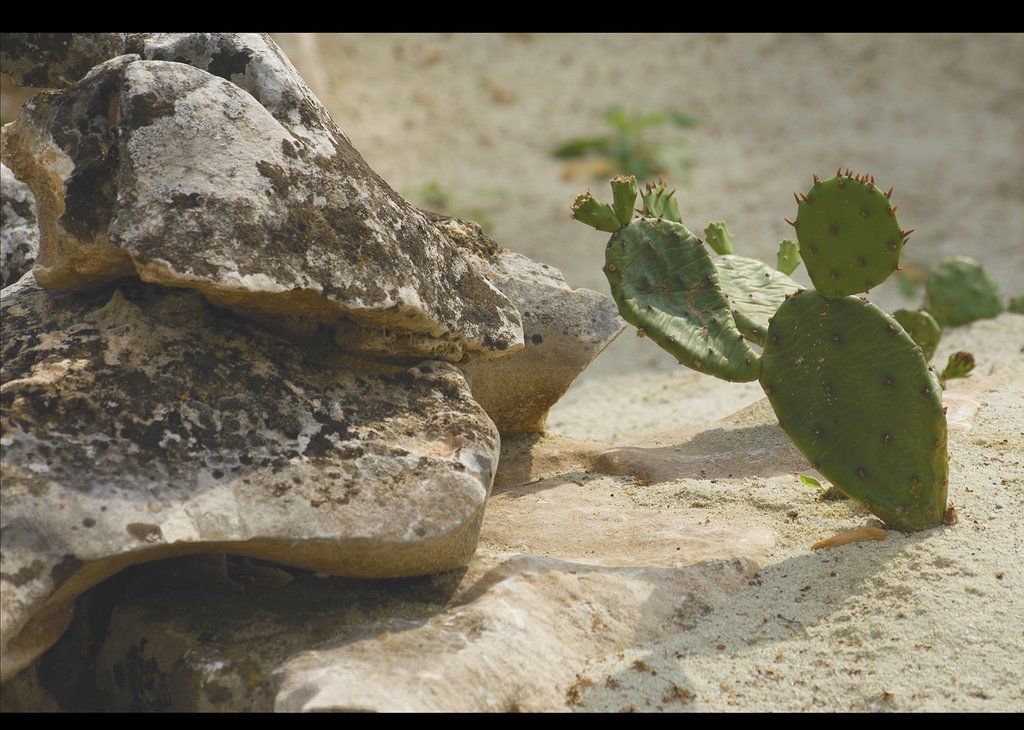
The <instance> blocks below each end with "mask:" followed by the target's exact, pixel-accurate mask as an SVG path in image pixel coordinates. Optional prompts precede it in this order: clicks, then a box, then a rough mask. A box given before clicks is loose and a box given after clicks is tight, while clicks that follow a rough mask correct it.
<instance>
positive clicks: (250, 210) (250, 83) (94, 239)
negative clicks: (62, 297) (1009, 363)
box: [3, 34, 523, 361]
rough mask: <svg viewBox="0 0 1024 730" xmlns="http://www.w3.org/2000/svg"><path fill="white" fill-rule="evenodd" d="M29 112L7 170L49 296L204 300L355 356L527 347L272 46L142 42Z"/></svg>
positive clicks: (499, 301)
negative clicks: (36, 223)
mask: <svg viewBox="0 0 1024 730" xmlns="http://www.w3.org/2000/svg"><path fill="white" fill-rule="evenodd" d="M126 38H127V40H126V41H125V43H126V45H125V50H132V49H135V50H138V51H140V52H141V53H142V54H144V55H145V56H147V57H152V58H161V57H171V58H174V59H176V60H177V59H183V60H186V61H190V62H191V63H194V64H196V66H203V65H205V66H206V67H208V68H209V69H210V70H211V71H217V72H219V73H220V74H222V75H223V76H226V77H227V78H230V79H231V80H230V81H228V80H225V78H222V77H221V76H218V75H215V74H213V73H208V72H207V71H205V70H202V68H197V67H195V66H193V65H186V64H185V63H178V62H175V61H162V60H140V56H139V55H134V54H128V55H123V56H118V57H116V58H112V59H110V60H108V61H105V62H104V63H102V64H100V65H99V66H96V67H95V68H93V69H92V70H91V71H90V72H89V73H88V74H87V75H86V76H85V77H84V78H83V79H82V80H81V81H79V82H77V83H75V84H74V85H72V86H70V87H68V88H66V89H62V90H60V91H56V92H50V93H48V94H45V95H40V96H38V97H36V98H35V99H34V100H32V101H31V102H29V103H28V104H27V105H26V106H25V108H24V109H23V111H22V114H21V116H20V117H19V119H18V120H17V121H16V122H14V123H13V124H11V125H7V126H5V127H4V135H3V155H4V159H5V161H6V162H7V163H8V164H9V165H10V166H11V168H12V169H13V170H14V171H15V173H16V174H17V175H18V176H19V178H21V179H23V180H24V181H25V182H26V183H27V184H28V185H29V186H30V187H31V188H32V189H33V191H34V192H35V194H36V199H37V201H38V204H39V207H40V211H39V215H40V228H41V230H40V236H41V241H40V253H39V258H38V260H37V262H36V267H37V268H36V275H37V280H38V282H39V283H40V284H41V285H43V286H47V287H50V288H54V289H58V290H63V291H72V290H74V291H88V290H91V289H95V288H97V287H101V286H104V285H106V284H107V283H109V282H111V281H113V280H116V279H119V278H122V277H124V276H128V275H133V274H137V275H138V276H140V277H141V278H142V279H143V280H144V281H149V282H153V283H160V284H164V285H167V286H176V287H188V288H193V289H196V290H198V291H200V292H201V293H203V295H204V296H206V297H207V298H208V299H209V300H210V301H212V302H214V303H216V304H218V305H219V306H223V307H227V308H229V309H231V310H233V311H235V312H237V313H239V314H242V315H244V316H247V317H250V318H253V319H257V320H259V321H261V322H262V323H264V324H266V325H269V326H272V327H276V328H278V329H279V330H286V331H289V332H305V333H311V332H314V331H316V330H318V329H320V328H328V329H334V330H336V339H337V341H338V342H340V343H342V344H343V345H344V346H345V347H346V348H348V349H350V350H352V351H358V352H363V353H366V354H370V355H375V356H377V355H380V356H386V357H392V358H393V357H404V358H409V359H419V358H423V357H429V358H438V359H444V360H449V361H458V360H460V359H462V358H463V357H465V356H467V355H469V356H474V357H481V358H484V359H486V358H490V357H498V356H501V355H506V354H508V353H509V352H512V351H514V350H516V349H519V348H521V347H522V341H523V340H522V327H521V322H520V318H519V314H518V312H517V311H516V309H515V307H514V306H513V305H512V304H511V303H510V302H509V301H508V299H507V298H506V297H505V296H504V295H502V294H501V292H499V291H498V290H497V289H496V288H495V287H494V286H493V285H491V284H490V282H489V281H488V280H487V279H486V277H485V276H484V275H483V272H482V270H481V264H480V262H479V261H478V259H477V258H476V257H474V256H471V255H468V254H467V253H465V252H463V251H462V250H460V249H459V248H458V247H456V246H454V245H453V244H452V243H451V242H450V241H449V240H448V239H447V238H446V236H445V235H444V234H443V233H442V232H441V231H440V230H439V229H438V228H437V226H435V225H434V224H433V223H431V222H430V221H429V220H427V219H426V218H425V217H424V215H423V214H422V213H421V212H419V211H418V210H416V209H415V208H414V207H413V206H411V205H410V204H409V203H408V202H406V201H405V200H404V199H402V198H401V197H400V196H399V195H398V194H397V193H395V192H394V191H393V190H391V188H390V187H389V186H388V185H387V184H386V183H385V182H384V181H383V180H381V179H380V178H379V177H378V176H377V175H376V174H375V173H374V172H373V171H372V170H371V169H370V168H369V166H368V165H367V164H366V162H365V161H364V160H363V159H362V157H361V156H360V155H359V153H358V152H356V150H355V149H354V148H353V147H352V146H351V144H350V143H349V141H348V139H347V138H346V137H345V135H344V134H343V133H342V132H341V130H340V129H339V128H338V127H337V125H336V124H335V123H334V122H333V121H332V120H331V118H330V116H329V115H328V114H327V112H326V110H325V109H324V108H323V106H322V105H321V104H320V103H319V102H318V101H317V100H316V98H315V97H314V96H313V94H312V93H311V92H310V91H309V89H308V88H307V87H306V85H305V84H304V83H303V82H302V80H301V78H300V77H299V76H298V73H297V72H296V71H295V69H294V67H292V66H291V64H290V63H289V62H288V61H287V59H286V58H285V57H284V55H283V54H282V53H281V51H280V50H279V49H278V48H277V46H276V45H274V44H273V42H272V41H270V40H269V38H267V37H266V36H261V35H244V34H168V35H163V34H154V35H145V36H131V37H126Z"/></svg>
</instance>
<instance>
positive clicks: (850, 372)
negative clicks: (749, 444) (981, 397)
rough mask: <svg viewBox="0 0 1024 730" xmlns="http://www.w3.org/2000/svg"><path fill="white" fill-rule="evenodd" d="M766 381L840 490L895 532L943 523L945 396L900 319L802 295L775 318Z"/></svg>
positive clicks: (802, 445)
mask: <svg viewBox="0 0 1024 730" xmlns="http://www.w3.org/2000/svg"><path fill="white" fill-rule="evenodd" d="M760 380H761V386H762V387H763V388H764V390H765V393H767V394H768V399H769V401H770V402H771V404H772V407H773V408H774V409H775V413H776V415H777V416H778V417H779V422H780V425H781V426H782V427H783V429H785V431H786V433H787V434H788V435H789V437H790V439H792V441H793V443H794V444H796V446H797V448H799V449H800V451H801V452H802V453H803V454H804V456H806V457H807V458H808V459H810V461H811V464H812V465H813V466H814V468H815V469H817V470H818V471H820V472H821V473H822V474H824V475H825V477H827V478H828V479H829V481H831V482H832V483H833V485H835V486H836V487H837V488H838V489H840V490H841V491H842V492H843V493H845V494H847V495H848V496H850V497H852V498H854V499H857V500H860V501H862V502H864V504H865V506H866V507H867V508H868V509H869V510H870V511H871V512H873V513H874V514H875V515H877V516H878V517H880V518H881V519H882V520H884V521H885V522H886V523H887V524H889V525H891V526H893V527H896V528H899V529H904V530H923V529H926V528H929V527H935V526H938V525H940V524H942V521H943V518H944V516H945V511H946V484H947V453H946V418H945V416H944V415H943V411H942V399H941V395H942V389H941V387H940V385H939V382H938V379H937V378H936V377H935V374H934V373H933V372H932V371H931V370H929V368H928V364H927V363H926V362H925V360H924V357H923V356H922V354H921V351H920V350H919V349H918V347H917V345H916V344H915V343H914V341H913V340H912V339H911V338H910V335H908V334H907V333H906V332H904V331H903V328H902V327H900V326H899V324H898V323H897V322H896V320H895V319H893V318H892V317H890V316H889V315H887V314H886V313H885V312H883V311H882V310H880V309H878V308H877V307H875V306H874V305H872V304H870V303H868V302H867V301H866V300H862V299H858V298H856V297H844V298H842V299H827V298H825V297H823V296H821V295H820V294H818V293H817V292H816V291H811V290H808V291H803V292H800V293H799V294H796V295H795V296H793V297H791V298H790V299H788V300H787V301H786V302H785V303H784V304H783V305H782V306H781V307H780V308H779V311H778V312H777V313H776V314H775V316H774V317H773V318H772V323H771V326H770V327H769V329H768V343H767V344H766V345H765V349H764V354H763V355H762V367H761V378H760Z"/></svg>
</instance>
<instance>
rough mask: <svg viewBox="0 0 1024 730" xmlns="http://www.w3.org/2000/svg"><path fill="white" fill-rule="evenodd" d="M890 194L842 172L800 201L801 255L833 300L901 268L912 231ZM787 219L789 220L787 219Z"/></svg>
mask: <svg viewBox="0 0 1024 730" xmlns="http://www.w3.org/2000/svg"><path fill="white" fill-rule="evenodd" d="M891 193H892V190H891V189H890V191H889V193H883V192H882V191H881V190H880V189H879V188H877V187H875V180H874V178H873V177H869V176H867V175H865V176H859V177H858V176H855V175H853V174H852V173H851V172H850V171H849V170H847V171H846V174H845V175H844V174H843V173H842V172H841V171H840V172H839V173H838V174H837V175H836V177H834V178H832V179H831V180H819V179H818V177H817V175H815V177H814V185H813V186H812V187H811V189H810V190H809V191H807V193H806V194H805V195H798V196H796V197H797V215H796V221H789V222H790V223H792V224H793V226H794V227H795V228H796V235H797V240H798V242H799V244H800V256H801V258H802V259H803V260H804V265H805V266H807V273H808V274H809V275H810V277H811V281H812V282H813V283H814V288H815V289H817V290H818V292H820V293H821V294H822V296H825V297H828V298H830V299H834V298H837V297H844V296H848V295H850V294H857V293H860V292H866V291H868V290H869V289H871V288H873V287H875V286H877V285H878V284H880V283H882V282H883V281H885V279H886V278H888V277H889V275H890V274H892V273H893V272H894V271H896V270H897V268H898V267H899V261H900V252H901V251H902V249H903V244H904V242H905V239H906V238H907V237H908V236H909V235H910V233H911V232H912V231H903V230H901V229H900V224H899V221H897V219H896V206H894V205H892V203H890V202H889V196H890V195H891ZM787 220H788V219H787Z"/></svg>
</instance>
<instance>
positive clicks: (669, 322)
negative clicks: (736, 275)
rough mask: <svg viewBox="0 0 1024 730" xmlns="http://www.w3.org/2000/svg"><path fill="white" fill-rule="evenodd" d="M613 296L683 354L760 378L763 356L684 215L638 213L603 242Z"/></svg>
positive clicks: (717, 372)
mask: <svg viewBox="0 0 1024 730" xmlns="http://www.w3.org/2000/svg"><path fill="white" fill-rule="evenodd" d="M604 271H605V275H606V276H607V277H608V284H609V285H610V286H611V290H612V297H613V298H614V299H615V303H616V304H617V305H618V306H619V313H620V314H622V317H623V319H625V320H626V321H627V322H629V323H630V324H633V325H636V326H637V327H639V328H640V329H641V331H642V332H643V333H644V334H645V335H647V336H648V337H650V338H651V339H652V340H653V341H654V342H656V343H657V344H658V345H660V346H661V347H662V348H663V349H665V350H667V351H668V352H669V353H671V354H672V355H673V356H674V357H675V358H676V359H677V360H678V361H679V362H681V363H683V364H684V365H687V366H689V367H691V368H693V369H694V370H699V371H700V372H703V373H707V374H709V375H714V376H716V377H719V378H723V379H725V380H732V381H739V382H746V381H751V380H757V375H758V371H759V370H758V366H759V362H758V356H757V354H756V353H755V352H754V351H753V350H751V349H750V346H749V345H748V344H747V343H746V341H745V340H744V339H743V336H742V335H741V334H740V332H739V330H738V329H737V328H736V324H735V322H734V321H733V317H732V313H731V311H730V308H729V302H728V301H727V300H726V298H725V295H724V294H723V293H722V289H721V286H720V284H719V281H718V271H717V269H716V268H715V265H714V263H712V261H711V256H710V255H708V252H707V249H705V248H704V245H703V244H702V243H701V241H700V239H698V238H697V237H696V236H694V235H693V234H692V233H691V232H690V231H688V230H687V229H686V228H685V227H684V226H683V225H682V224H681V223H673V222H671V221H667V220H660V221H659V220H652V219H649V218H637V219H635V220H633V222H632V223H630V224H629V225H627V226H623V227H622V228H621V229H619V231H618V232H616V233H615V234H614V235H612V238H611V240H610V241H609V242H608V246H607V248H606V249H605V267H604Z"/></svg>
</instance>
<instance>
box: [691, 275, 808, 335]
mask: <svg viewBox="0 0 1024 730" xmlns="http://www.w3.org/2000/svg"><path fill="white" fill-rule="evenodd" d="M711 260H712V261H713V262H714V264H715V267H716V268H717V269H718V280H719V282H720V283H721V286H722V293H723V294H725V297H726V299H728V300H729V306H730V307H732V315H733V319H734V320H735V321H736V327H737V328H739V331H740V333H741V334H742V335H743V336H744V337H746V338H747V339H748V340H750V341H751V342H753V343H756V344H758V345H760V346H762V347H764V343H765V336H766V333H767V332H768V323H769V321H770V320H771V318H772V317H773V316H774V315H775V311H776V310H777V309H778V308H779V306H780V305H781V304H782V302H783V301H784V300H785V299H786V296H787V295H789V294H795V293H796V292H798V291H799V290H800V289H802V288H803V287H801V286H800V285H799V284H798V283H797V282H795V281H793V280H792V279H790V278H789V277H788V276H786V275H785V274H783V273H782V272H780V271H776V270H775V269H773V268H771V267H770V266H768V265H766V264H764V263H762V262H761V261H758V260H757V259H748V258H746V257H745V256H713V257H712V259H711Z"/></svg>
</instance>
